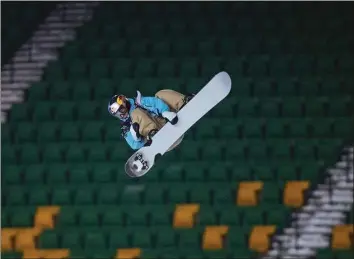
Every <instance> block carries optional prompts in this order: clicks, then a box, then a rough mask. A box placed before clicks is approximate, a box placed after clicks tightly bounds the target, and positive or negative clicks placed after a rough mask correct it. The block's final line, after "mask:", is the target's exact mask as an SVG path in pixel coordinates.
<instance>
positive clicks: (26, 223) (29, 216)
mask: <svg viewBox="0 0 354 259" xmlns="http://www.w3.org/2000/svg"><path fill="white" fill-rule="evenodd" d="M21 205H24V204H21ZM10 221H11V226H12V227H16V228H21V227H32V226H33V221H34V215H33V210H31V209H24V208H23V209H22V208H21V209H15V210H14V211H13V212H12V213H11V218H10Z"/></svg>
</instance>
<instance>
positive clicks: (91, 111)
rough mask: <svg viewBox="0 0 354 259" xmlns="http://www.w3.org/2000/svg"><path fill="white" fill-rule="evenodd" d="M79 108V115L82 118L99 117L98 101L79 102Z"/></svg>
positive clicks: (93, 118) (92, 119) (94, 118)
mask: <svg viewBox="0 0 354 259" xmlns="http://www.w3.org/2000/svg"><path fill="white" fill-rule="evenodd" d="M77 110H78V111H77V116H78V118H80V119H81V120H90V121H94V120H96V119H97V111H98V103H97V102H80V103H77Z"/></svg>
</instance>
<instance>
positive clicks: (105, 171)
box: [92, 163, 114, 183]
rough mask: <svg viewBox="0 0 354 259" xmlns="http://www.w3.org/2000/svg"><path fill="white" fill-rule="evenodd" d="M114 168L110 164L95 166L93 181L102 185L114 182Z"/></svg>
mask: <svg viewBox="0 0 354 259" xmlns="http://www.w3.org/2000/svg"><path fill="white" fill-rule="evenodd" d="M113 172H114V171H113V168H112V167H111V166H110V165H109V164H105V163H102V164H95V165H94V166H93V168H92V180H93V181H94V182H100V183H110V182H113V181H114V176H113V175H112V173H113Z"/></svg>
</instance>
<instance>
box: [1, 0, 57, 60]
mask: <svg viewBox="0 0 354 259" xmlns="http://www.w3.org/2000/svg"><path fill="white" fill-rule="evenodd" d="M54 7H55V4H53V3H44V4H40V5H36V4H34V3H24V2H21V3H14V2H11V3H10V2H7V3H3V4H2V10H3V12H2V17H1V19H2V21H3V26H2V37H3V38H4V39H6V40H5V41H4V42H3V44H1V53H2V55H1V66H3V65H4V64H6V63H7V62H8V61H9V59H10V58H11V57H12V56H13V55H14V53H15V51H17V49H18V48H20V47H21V44H23V43H24V42H26V41H27V40H29V38H30V36H31V33H32V32H33V30H36V29H37V27H38V25H39V24H40V23H41V22H42V21H43V20H44V19H45V17H46V16H47V15H48V14H49V12H50V11H52V10H53V8H54Z"/></svg>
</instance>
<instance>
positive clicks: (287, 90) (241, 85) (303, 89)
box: [15, 66, 354, 107]
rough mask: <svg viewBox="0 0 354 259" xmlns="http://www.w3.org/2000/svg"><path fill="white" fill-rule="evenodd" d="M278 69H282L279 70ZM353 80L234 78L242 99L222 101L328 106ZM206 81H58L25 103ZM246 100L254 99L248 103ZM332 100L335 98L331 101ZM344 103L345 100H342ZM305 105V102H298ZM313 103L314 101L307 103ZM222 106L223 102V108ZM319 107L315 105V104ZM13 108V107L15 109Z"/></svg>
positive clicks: (34, 91) (38, 86)
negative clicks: (296, 99)
mask: <svg viewBox="0 0 354 259" xmlns="http://www.w3.org/2000/svg"><path fill="white" fill-rule="evenodd" d="M279 69H281V67H280V66H279ZM352 80H353V78H352V77H347V78H337V77H330V76H329V77H328V76H326V77H322V78H321V77H301V78H297V77H278V78H273V77H271V78H248V77H245V78H240V77H233V81H234V83H235V85H236V86H237V87H235V88H233V90H232V91H233V92H235V96H242V97H243V98H242V99H241V98H239V97H238V98H235V97H229V98H227V99H226V100H225V101H227V102H237V101H244V102H245V101H248V102H250V103H254V102H262V98H264V97H272V96H273V97H277V96H278V97H284V98H288V97H299V98H304V97H307V98H313V97H321V96H322V100H321V99H319V100H321V102H323V101H327V102H329V100H330V99H328V97H327V99H326V98H325V97H324V96H332V98H333V97H340V96H341V95H342V96H343V95H345V94H350V93H353V92H354V90H353V88H352V87H351V82H352ZM206 81H207V77H205V78H201V77H200V78H199V77H197V78H194V77H192V78H188V79H186V80H184V79H183V78H177V77H175V78H174V77H167V78H164V77H163V78H158V77H148V78H140V79H138V78H132V79H131V78H125V79H117V80H115V79H113V78H107V77H102V78H97V79H96V80H93V81H89V80H87V79H78V80H73V81H71V80H70V81H65V80H59V81H56V82H49V81H42V82H39V83H35V84H33V86H32V87H31V88H30V89H29V91H28V93H27V97H28V102H34V101H36V102H38V101H41V100H56V101H57V100H63V101H66V100H74V101H75V102H81V101H86V100H92V99H93V100H97V99H99V100H101V99H102V100H104V99H107V96H111V95H113V94H115V93H118V92H124V94H126V95H127V96H135V95H136V90H137V89H139V90H140V91H141V92H142V94H143V95H145V96H146V95H154V94H155V93H156V92H157V91H159V90H161V89H164V88H169V89H175V90H177V91H182V92H187V90H190V91H194V92H196V91H198V88H201V87H202V86H203V85H204V84H205V83H206ZM249 96H257V98H259V99H257V98H256V97H255V98H254V99H250V98H249ZM334 99H335V98H334ZM344 99H346V98H344ZM300 100H301V101H306V99H305V98H304V99H300ZM264 101H266V99H265V100H264ZM306 102H307V103H314V102H313V100H309V101H306ZM223 103H224V102H222V104H223ZM315 103H318V102H315ZM15 107H16V106H15Z"/></svg>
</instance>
